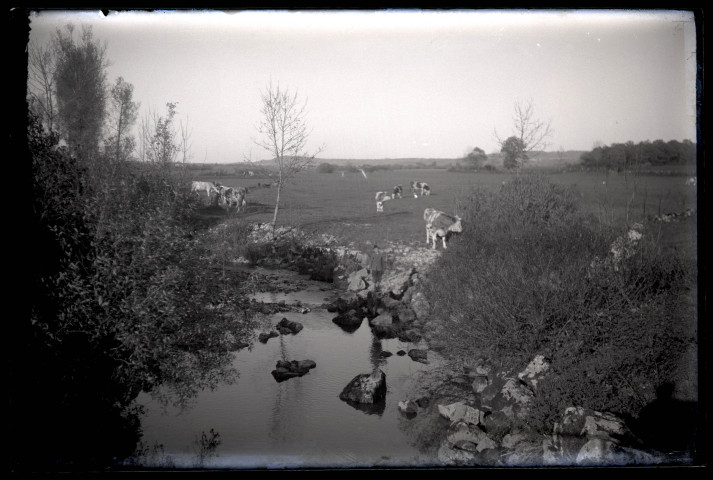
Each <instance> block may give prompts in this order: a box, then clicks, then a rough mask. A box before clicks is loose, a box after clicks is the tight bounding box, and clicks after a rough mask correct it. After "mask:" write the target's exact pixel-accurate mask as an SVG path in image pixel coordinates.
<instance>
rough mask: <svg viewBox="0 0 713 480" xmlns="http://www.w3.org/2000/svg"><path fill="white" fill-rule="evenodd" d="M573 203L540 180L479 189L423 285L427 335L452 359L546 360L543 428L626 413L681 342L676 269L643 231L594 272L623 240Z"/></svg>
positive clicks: (570, 194) (571, 196) (565, 191)
mask: <svg viewBox="0 0 713 480" xmlns="http://www.w3.org/2000/svg"><path fill="white" fill-rule="evenodd" d="M577 199H578V196H577V195H576V194H575V192H574V191H573V190H572V189H571V188H566V187H562V186H559V185H554V184H551V183H548V182H547V181H546V180H545V179H544V178H543V177H539V176H522V175H521V176H518V177H516V178H514V179H513V180H512V181H511V182H508V183H506V184H505V185H504V186H503V187H502V188H501V190H500V191H499V192H498V193H497V194H493V195H488V194H486V193H484V192H482V191H475V192H474V194H473V195H472V197H471V198H470V201H469V204H468V206H467V209H466V212H467V214H466V215H465V216H464V219H463V226H464V231H463V233H462V234H461V235H460V236H459V238H458V239H457V240H455V241H453V242H452V243H451V244H450V246H449V249H448V251H447V254H445V255H443V256H441V257H440V258H439V260H438V263H437V264H436V267H435V268H434V269H433V271H432V272H431V273H430V274H429V276H428V279H427V282H426V283H425V285H424V288H425V293H426V295H427V298H428V299H429V302H431V304H432V305H433V307H434V309H433V310H434V312H436V315H437V320H436V321H434V322H432V323H433V327H432V331H431V332H430V335H431V336H432V337H433V338H434V339H435V340H436V341H437V342H436V343H438V344H444V345H448V349H447V351H446V352H444V354H446V355H447V356H448V357H450V358H451V359H454V360H467V359H469V358H471V359H472V358H474V357H481V356H482V357H486V358H489V359H491V360H492V361H493V362H495V363H497V364H501V365H502V367H503V369H505V370H519V369H522V368H523V367H524V365H526V364H527V362H529V361H530V360H531V359H532V358H533V357H534V356H535V355H537V354H543V355H545V356H547V357H548V358H550V359H552V371H553V372H554V373H553V375H552V376H551V377H550V379H549V380H548V381H549V383H545V384H543V385H544V386H543V387H542V388H543V392H545V393H543V394H542V397H541V398H540V401H541V403H540V404H539V407H540V408H539V409H538V410H539V414H540V421H541V422H546V421H549V420H551V418H552V416H551V415H554V414H561V412H562V409H563V408H564V407H565V406H572V405H578V406H584V407H591V408H595V409H597V410H610V411H614V412H618V413H623V414H634V413H635V412H636V409H638V408H641V407H643V404H642V401H643V399H649V400H650V399H651V397H650V395H652V394H653V390H654V388H655V386H656V385H658V384H659V383H660V382H661V381H662V374H663V373H665V371H662V370H661V366H662V365H663V364H666V365H670V364H671V363H672V362H673V361H675V359H676V358H677V356H678V355H679V354H680V352H681V350H682V347H683V343H684V342H683V333H682V332H681V331H680V330H678V329H675V328H666V327H664V325H668V324H670V323H672V322H674V321H675V320H674V319H673V318H672V314H673V313H674V312H676V310H675V308H674V307H673V305H675V304H676V301H677V300H676V299H677V298H679V297H678V295H679V294H680V292H681V290H682V289H683V288H685V284H686V279H687V278H688V277H687V269H686V268H685V267H684V265H683V263H682V262H681V261H679V260H678V259H676V258H674V257H670V256H666V255H664V254H663V253H662V251H661V249H660V248H659V247H658V244H657V241H656V240H657V239H656V238H653V236H652V235H650V234H649V233H647V232H645V233H644V235H643V237H642V238H641V240H640V241H639V242H638V243H637V245H636V250H635V253H634V254H633V255H631V256H630V257H628V258H623V259H622V260H621V262H620V263H618V264H616V267H615V265H614V263H612V261H611V260H609V261H608V263H607V262H604V261H603V262H602V263H601V265H602V268H596V269H595V268H593V266H592V265H593V262H594V264H595V265H597V262H596V261H595V258H599V259H607V258H609V257H611V253H610V249H611V245H612V243H613V242H614V241H615V239H616V238H617V237H619V236H621V235H623V234H626V230H615V229H611V228H604V227H602V226H600V225H598V224H596V223H595V222H594V221H593V220H592V219H590V218H588V217H585V216H583V215H582V214H581V213H580V211H579V208H578V205H577ZM595 385H596V386H598V388H595Z"/></svg>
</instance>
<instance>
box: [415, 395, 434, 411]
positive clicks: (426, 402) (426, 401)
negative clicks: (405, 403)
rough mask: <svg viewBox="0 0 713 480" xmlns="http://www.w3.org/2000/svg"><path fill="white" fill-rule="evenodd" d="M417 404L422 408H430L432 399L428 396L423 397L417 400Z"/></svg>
mask: <svg viewBox="0 0 713 480" xmlns="http://www.w3.org/2000/svg"><path fill="white" fill-rule="evenodd" d="M416 404H417V405H418V406H419V407H421V408H428V406H429V405H430V404H431V401H430V400H429V399H428V397H421V398H419V399H417V400H416Z"/></svg>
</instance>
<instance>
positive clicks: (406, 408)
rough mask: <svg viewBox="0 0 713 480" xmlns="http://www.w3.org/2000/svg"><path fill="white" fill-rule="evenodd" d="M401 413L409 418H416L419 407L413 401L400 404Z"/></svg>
mask: <svg viewBox="0 0 713 480" xmlns="http://www.w3.org/2000/svg"><path fill="white" fill-rule="evenodd" d="M399 412H401V413H403V414H404V415H406V416H408V417H413V416H416V413H417V412H418V406H417V405H416V403H415V402H414V401H412V400H406V401H403V402H399Z"/></svg>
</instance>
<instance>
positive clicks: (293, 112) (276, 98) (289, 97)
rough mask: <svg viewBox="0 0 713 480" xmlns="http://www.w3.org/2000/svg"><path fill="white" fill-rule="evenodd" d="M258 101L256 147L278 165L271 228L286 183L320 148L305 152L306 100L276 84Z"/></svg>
mask: <svg viewBox="0 0 713 480" xmlns="http://www.w3.org/2000/svg"><path fill="white" fill-rule="evenodd" d="M261 100H262V108H261V110H260V113H261V114H262V120H261V121H260V123H259V125H258V127H257V130H258V133H259V134H260V135H261V139H259V140H257V141H256V144H257V145H259V146H261V147H262V148H264V149H265V150H267V151H268V152H270V154H272V155H273V158H274V160H275V164H276V165H277V174H276V175H277V182H276V183H277V193H276V197H275V211H274V214H273V216H272V225H273V227H274V226H275V224H276V223H277V213H278V211H279V208H280V194H281V193H282V189H283V188H284V187H285V184H286V183H287V182H288V181H289V180H291V179H292V178H293V177H294V176H295V175H296V174H297V173H298V172H300V171H301V170H303V169H304V168H306V167H307V166H309V165H310V164H311V163H312V162H313V160H314V157H316V156H317V155H318V154H319V153H320V152H321V151H322V149H323V147H320V148H319V149H317V151H316V152H315V153H313V154H309V153H307V151H306V147H307V139H308V137H309V132H308V131H307V124H306V120H307V114H306V111H305V109H306V100H305V102H300V101H299V98H298V96H297V92H294V93H291V92H290V91H289V89H283V88H280V85H279V84H278V85H276V86H274V85H273V84H272V83H270V84H269V85H268V87H267V89H266V90H265V91H264V92H262V93H261Z"/></svg>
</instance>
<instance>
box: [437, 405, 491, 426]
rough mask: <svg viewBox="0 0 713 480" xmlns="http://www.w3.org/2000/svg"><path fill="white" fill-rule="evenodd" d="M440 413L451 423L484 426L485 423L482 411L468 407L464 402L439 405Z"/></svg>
mask: <svg viewBox="0 0 713 480" xmlns="http://www.w3.org/2000/svg"><path fill="white" fill-rule="evenodd" d="M438 413H439V414H440V415H441V416H442V417H443V418H446V419H448V420H450V421H451V422H465V423H468V424H470V425H482V424H483V421H484V413H483V412H482V411H480V410H478V409H477V408H473V407H471V406H469V405H466V404H465V403H463V402H456V403H451V404H450V405H438Z"/></svg>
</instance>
